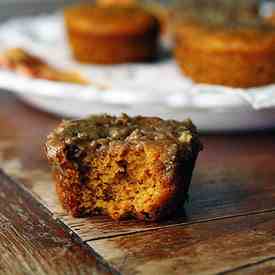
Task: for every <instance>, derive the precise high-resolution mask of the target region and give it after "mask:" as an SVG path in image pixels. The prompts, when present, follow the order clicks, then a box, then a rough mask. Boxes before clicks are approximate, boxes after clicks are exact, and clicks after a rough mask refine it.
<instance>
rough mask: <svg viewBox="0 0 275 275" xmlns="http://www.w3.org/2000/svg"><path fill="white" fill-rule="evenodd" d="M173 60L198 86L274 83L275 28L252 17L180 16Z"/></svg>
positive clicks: (204, 14) (244, 85)
mask: <svg viewBox="0 0 275 275" xmlns="http://www.w3.org/2000/svg"><path fill="white" fill-rule="evenodd" d="M175 56H176V60H177V62H178V64H179V66H180V68H181V70H182V72H183V73H184V74H185V75H186V76H189V77H190V78H192V79H193V80H194V81H196V82H199V83H209V84H220V85H226V86H231V87H244V88H246V87H254V86H261V85H266V84H270V83H274V81H275V66H274V64H275V28H274V27H272V26H271V25H270V24H268V23H266V22H264V20H262V19H261V18H259V17H257V16H255V17H250V16H240V15H237V16H232V14H225V13H222V12H213V10H212V9H208V10H205V11H204V12H203V13H200V15H199V16H198V15H197V14H189V15H185V16H182V18H181V20H179V21H178V22H177V27H176V48H175Z"/></svg>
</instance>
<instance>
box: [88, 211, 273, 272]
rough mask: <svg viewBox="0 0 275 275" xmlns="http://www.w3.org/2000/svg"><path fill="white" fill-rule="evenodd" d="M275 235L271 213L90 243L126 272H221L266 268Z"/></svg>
mask: <svg viewBox="0 0 275 275" xmlns="http://www.w3.org/2000/svg"><path fill="white" fill-rule="evenodd" d="M274 237H275V212H272V213H262V214H257V215H247V216H241V217H234V218H227V219H223V220H217V221H213V222H203V223H197V224H192V225H185V226H183V225H180V226H174V227H173V228H169V229H167V228H166V229H159V230H153V231H150V232H144V233H142V234H140V233H138V234H134V235H131V236H127V237H125V236H124V237H115V238H110V239H102V240H97V241H92V242H89V244H90V245H91V246H92V247H93V248H94V249H95V250H96V251H97V253H99V254H100V255H101V256H102V257H104V258H105V260H107V261H108V262H109V263H111V264H112V265H113V266H114V267H115V268H116V269H117V270H119V271H120V272H121V273H123V274H139V273H142V274H146V275H147V274H148V275H150V274H158V275H165V274H177V275H181V274H221V273H225V272H229V271H231V272H234V270H235V271H236V272H237V271H240V269H241V268H242V267H250V266H251V265H255V264H256V263H257V262H260V263H261V266H262V268H263V267H264V266H263V261H265V263H266V264H267V262H268V260H271V259H272V260H274V259H275V258H274V256H275V238H274ZM268 268H269V267H268ZM273 269H274V267H273ZM262 270H263V269H262Z"/></svg>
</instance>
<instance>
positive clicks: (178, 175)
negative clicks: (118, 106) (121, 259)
mask: <svg viewBox="0 0 275 275" xmlns="http://www.w3.org/2000/svg"><path fill="white" fill-rule="evenodd" d="M94 126H96V127H94ZM103 133H104V134H103ZM98 135H99V136H98ZM103 135H104V136H103ZM200 150H201V144H200V142H199V140H198V137H197V133H196V129H195V128H194V126H193V125H192V123H191V122H190V121H188V122H184V123H179V122H175V121H163V120H160V119H158V118H144V117H137V118H129V117H127V116H125V115H124V116H122V117H118V118H114V117H110V116H102V117H100V116H97V117H92V118H89V119H88V120H80V121H75V122H65V124H64V123H63V124H61V125H60V126H59V127H58V128H57V130H56V131H55V132H54V133H53V134H51V135H50V136H49V138H48V141H47V144H46V151H47V157H48V159H49V161H50V163H51V164H52V165H53V167H54V173H55V182H56V190H57V194H58V196H59V199H60V201H61V203H62V205H63V207H64V208H65V209H66V210H67V211H68V212H69V213H71V214H72V215H73V216H77V217H79V216H83V215H97V214H101V215H102V214H103V215H108V216H110V217H111V218H112V219H115V220H118V219H124V218H128V217H135V218H137V219H140V220H157V219H160V218H162V217H165V216H167V215H169V214H171V213H173V212H174V211H175V209H177V208H178V207H179V206H180V205H181V206H182V205H183V203H184V201H185V199H186V197H187V193H188V188H189V184H190V181H191V176H192V171H193V168H194V165H195V160H196V158H197V155H198V153H199V151H200Z"/></svg>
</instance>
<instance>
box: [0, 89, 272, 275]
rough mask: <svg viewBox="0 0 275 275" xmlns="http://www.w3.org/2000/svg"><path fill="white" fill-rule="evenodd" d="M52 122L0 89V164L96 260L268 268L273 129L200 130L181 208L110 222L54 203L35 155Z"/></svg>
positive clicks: (125, 270) (158, 266)
mask: <svg viewBox="0 0 275 275" xmlns="http://www.w3.org/2000/svg"><path fill="white" fill-rule="evenodd" d="M59 121H60V119H57V118H55V117H53V116H51V115H46V114H44V113H42V112H38V111H36V110H35V109H32V108H29V107H28V106H26V105H24V104H22V103H21V102H19V101H18V100H17V99H15V98H14V97H12V96H9V95H7V94H2V95H0V127H1V128H0V129H1V131H0V167H2V168H3V169H4V171H5V172H6V173H7V174H8V175H9V176H11V177H12V178H14V179H16V180H17V182H18V184H21V186H22V187H23V188H24V189H25V190H26V191H27V192H30V193H31V194H32V196H33V197H34V198H36V199H37V200H38V201H40V202H41V203H42V204H43V205H44V206H46V208H47V209H48V210H49V211H50V212H51V213H52V215H53V216H54V217H55V219H57V220H58V221H60V222H62V223H64V224H65V225H66V226H68V228H69V229H70V230H72V231H73V232H74V233H76V234H77V235H78V236H79V237H80V239H81V240H82V241H83V242H85V243H87V244H88V245H89V246H90V247H91V248H92V249H93V251H94V252H95V253H96V254H97V255H98V256H99V257H100V258H101V259H102V261H104V262H105V263H108V264H110V265H111V266H112V267H114V269H115V270H116V271H120V272H121V273H122V274H153V273H150V272H153V271H154V270H156V271H157V272H158V273H160V274H201V273H202V274H204V273H205V274H215V273H219V272H221V274H222V273H224V274H227V273H236V274H250V273H251V274H257V272H263V273H260V274H268V272H269V273H270V274H272V270H274V257H275V251H274V243H273V242H274V235H272V234H273V233H272V231H273V232H275V231H274V229H275V228H274V223H273V222H272V219H273V220H274V215H275V212H274V211H275V184H274V178H275V169H274V163H275V142H274V132H269V133H266V132H258V133H246V134H244V133H235V134H231V135H219V134H216V135H209V136H203V137H202V140H203V142H204V145H205V150H204V151H203V152H202V154H201V156H200V158H199V161H198V163H197V167H196V170H195V173H194V177H193V182H192V185H191V190H190V202H189V203H188V204H187V205H186V207H185V211H184V212H183V211H182V212H180V213H178V214H177V216H175V217H173V218H171V219H170V220H168V221H165V222H161V223H137V222H135V221H123V222H113V221H111V220H109V219H108V218H105V217H93V218H85V219H75V218H72V217H70V216H68V215H67V214H66V213H65V212H64V211H63V209H62V208H61V207H60V205H59V203H58V200H57V198H56V196H55V192H54V189H53V185H52V178H51V174H50V169H49V167H48V165H47V162H46V160H45V157H44V153H43V143H44V141H45V137H46V135H47V134H48V133H49V132H50V131H51V130H52V129H53V128H54V127H56V125H57V124H58V123H59ZM259 232H260V233H259ZM247 237H248V239H247ZM254 238H255V243H253V242H252V240H253V239H254ZM269 245H270V246H269ZM265 247H268V248H269V250H268V251H267V249H265ZM225 250H228V251H225ZM173 251H174V252H173ZM231 254H232V255H233V256H232V257H231V258H230V255H231ZM234 255H235V256H234ZM215 261H217V263H216V264H215ZM198 263H199V264H198ZM241 271H243V272H245V273H240V272H241ZM167 272H168V273H167ZM253 272H254V273H253Z"/></svg>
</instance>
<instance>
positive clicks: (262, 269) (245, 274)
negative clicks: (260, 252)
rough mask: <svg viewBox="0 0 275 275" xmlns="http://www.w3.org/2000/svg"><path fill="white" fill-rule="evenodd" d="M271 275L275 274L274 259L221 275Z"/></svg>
mask: <svg viewBox="0 0 275 275" xmlns="http://www.w3.org/2000/svg"><path fill="white" fill-rule="evenodd" d="M230 274H231V275H259V274H260V275H268V274H269V275H270V274H275V259H274V257H271V258H267V259H264V260H262V261H260V262H257V263H254V264H247V265H245V266H242V267H239V268H236V269H233V270H231V271H228V272H224V273H223V274H220V275H230Z"/></svg>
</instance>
